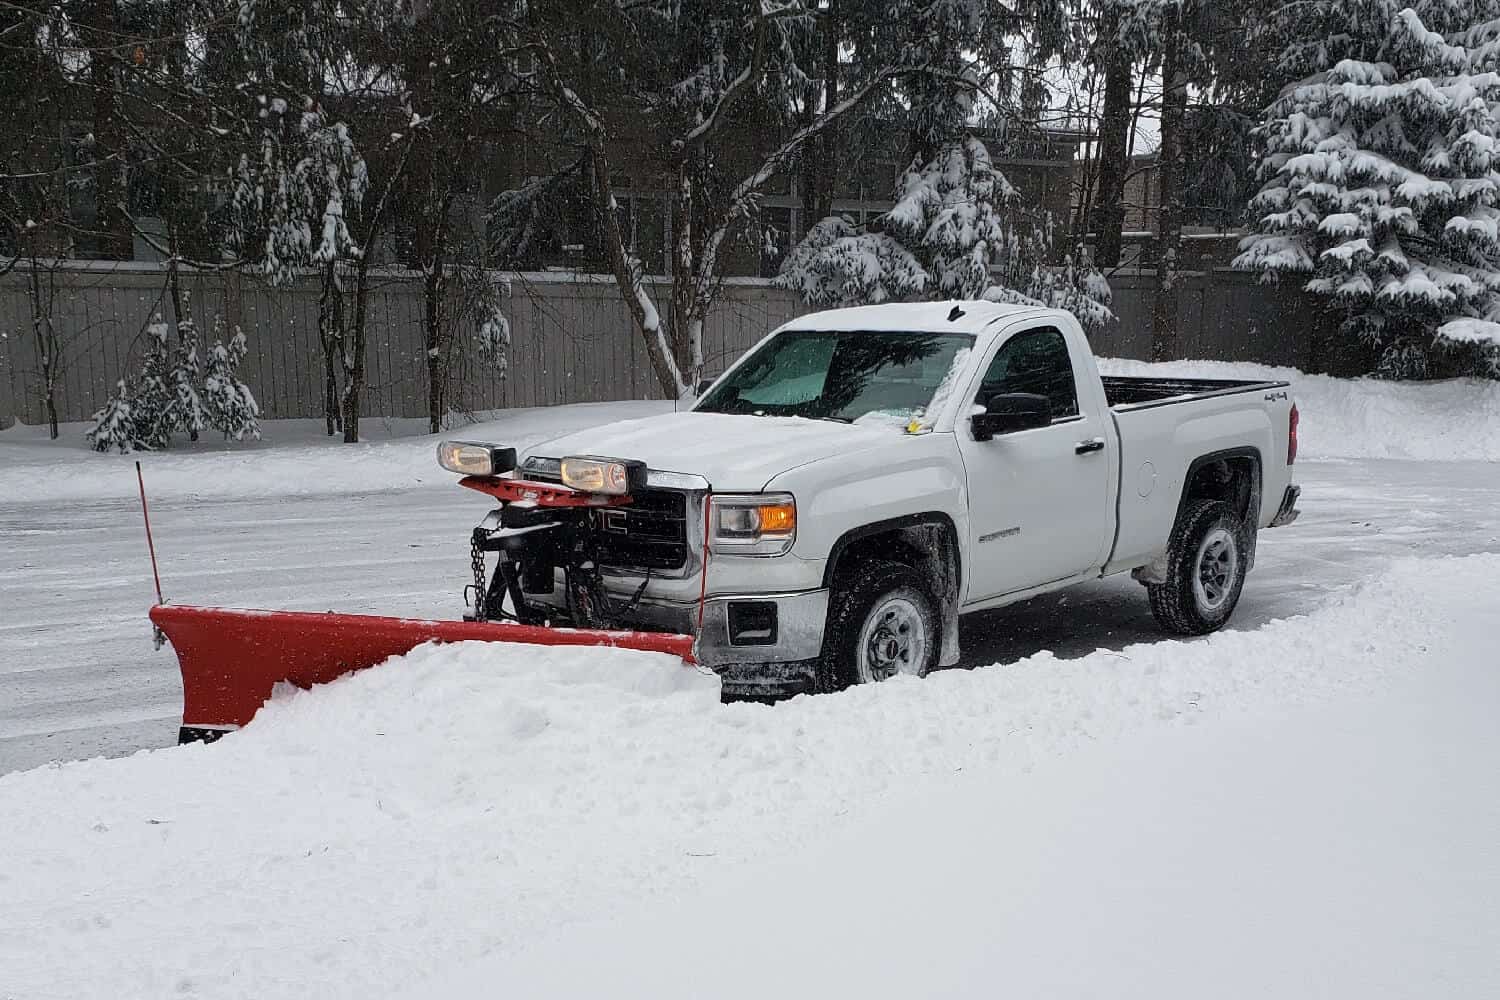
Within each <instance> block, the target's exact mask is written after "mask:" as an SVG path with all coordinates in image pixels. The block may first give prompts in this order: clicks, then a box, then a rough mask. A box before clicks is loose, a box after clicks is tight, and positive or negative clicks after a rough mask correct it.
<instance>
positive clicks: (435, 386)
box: [422, 257, 448, 434]
mask: <svg viewBox="0 0 1500 1000" xmlns="http://www.w3.org/2000/svg"><path fill="white" fill-rule="evenodd" d="M446 284H447V281H446V275H445V274H444V273H443V263H442V260H441V258H440V257H439V258H437V259H435V260H434V261H433V263H432V265H431V266H429V267H428V268H427V269H426V270H425V271H424V272H423V274H422V333H423V340H424V341H425V343H426V346H427V430H428V432H429V433H431V434H436V433H438V432H439V431H441V430H442V429H443V418H444V417H445V416H447V413H448V363H447V361H448V358H447V355H448V351H447V346H448V345H447V344H446V343H445V340H446V338H445V337H444V335H443V288H444V285H446Z"/></svg>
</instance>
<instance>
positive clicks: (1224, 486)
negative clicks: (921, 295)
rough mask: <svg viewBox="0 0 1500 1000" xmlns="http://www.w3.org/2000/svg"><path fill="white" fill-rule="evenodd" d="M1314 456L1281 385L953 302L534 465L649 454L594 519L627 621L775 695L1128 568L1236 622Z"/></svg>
mask: <svg viewBox="0 0 1500 1000" xmlns="http://www.w3.org/2000/svg"><path fill="white" fill-rule="evenodd" d="M1296 453H1297V409H1296V407H1295V406H1294V405H1293V403H1292V400H1291V398H1290V393H1289V391H1288V385H1287V383H1285V382H1237V381H1218V380H1214V381H1209V380H1179V379H1155V378H1118V377H1107V378H1101V377H1100V376H1099V372H1098V370H1097V368H1096V367H1095V365H1094V359H1093V356H1092V353H1091V352H1090V350H1089V346H1088V341H1087V340H1086V339H1085V336H1084V334H1083V331H1082V330H1081V329H1080V327H1079V325H1078V323H1077V321H1076V320H1075V319H1074V318H1073V317H1072V316H1071V315H1069V314H1068V313H1066V312H1061V311H1057V310H1048V309H1039V308H1030V307H1020V306H1010V305H997V304H992V303H984V302H945V303H924V304H903V305H895V304H892V305H881V306H869V307H860V308H853V309H838V310H833V311H829V312H820V313H814V314H811V315H808V316H803V317H801V318H799V319H796V320H793V321H792V322H790V323H787V324H786V325H784V326H782V327H780V328H779V329H777V330H776V331H774V332H773V333H771V334H770V335H768V336H767V337H766V338H765V339H763V340H762V341H760V343H758V344H756V345H755V347H753V348H752V349H751V350H750V351H748V352H747V353H746V354H745V355H744V357H742V358H741V359H740V360H739V361H738V362H736V363H735V364H734V365H733V366H732V367H731V368H729V369H728V370H727V371H726V372H725V373H724V374H723V375H722V376H720V377H719V378H718V379H717V380H716V381H715V382H714V383H713V384H712V386H711V387H710V388H708V389H707V391H706V392H704V393H703V394H702V395H700V397H699V399H698V402H697V403H696V405H694V406H693V408H692V409H691V410H688V411H685V412H678V413H672V414H665V415H662V416H657V417H651V418H647V419H643V420H632V421H627V422H621V423H616V424H613V425H608V426H604V427H598V428H594V429H591V430H587V431H583V432H580V433H576V434H572V435H569V436H567V437H563V438H560V439H557V440H553V441H549V442H547V443H545V444H543V445H540V446H537V447H535V448H533V449H532V451H531V453H530V454H528V455H526V456H525V457H524V459H523V460H522V461H521V463H520V471H519V474H520V475H521V476H523V477H524V478H526V479H528V480H532V481H543V482H546V481H554V482H555V481H559V480H561V479H562V478H563V470H562V468H561V467H562V465H563V460H564V459H565V458H567V457H569V456H609V457H611V458H614V459H619V460H627V461H629V462H630V464H631V467H632V468H633V469H636V470H639V471H640V472H641V474H642V479H641V480H640V482H639V483H638V484H637V488H635V489H632V491H631V492H632V495H633V501H632V502H631V503H630V504H629V505H628V506H620V507H612V508H609V509H605V510H599V511H596V512H593V513H591V514H590V517H592V518H593V520H592V521H591V522H590V523H591V524H592V528H591V529H590V530H591V531H593V532H594V534H595V536H596V537H595V541H596V542H597V550H596V551H597V553H598V555H597V561H598V563H599V569H600V575H601V578H602V581H603V588H604V592H605V594H607V597H605V599H604V604H605V606H607V607H608V608H609V609H610V614H609V616H608V619H609V624H613V625H617V626H620V627H629V628H636V629H648V630H660V631H672V632H684V633H691V634H695V635H696V636H697V647H696V648H697V657H698V660H699V661H700V662H701V663H704V664H707V665H708V666H710V667H712V668H713V669H714V670H716V671H717V672H719V673H720V675H721V676H722V678H723V681H724V686H725V690H726V692H727V693H730V694H741V695H758V696H776V695H780V694H787V693H793V692H797V691H804V690H833V689H838V688H842V687H845V686H847V685H850V684H855V683H867V682H871V681H879V680H883V679H885V678H888V677H891V676H893V675H895V674H898V673H905V674H915V675H923V674H926V673H927V672H928V671H930V670H932V669H934V668H936V667H939V666H947V665H952V664H955V663H956V662H957V661H958V659H959V644H958V618H959V615H961V614H964V613H966V612H970V611H978V610H981V609H985V608H995V607H999V606H1001V605H1005V604H1009V603H1012V602H1015V601H1020V600H1023V599H1025V598H1028V597H1032V596H1034V595H1036V594H1040V593H1044V592H1046V591H1050V590H1055V589H1058V588H1061V587H1066V586H1068V585H1070V584H1074V583H1079V582H1081V581H1085V580H1091V579H1094V578H1096V577H1099V576H1105V575H1109V574H1113V573H1123V572H1126V571H1130V572H1132V573H1133V574H1134V575H1135V578H1136V579H1137V580H1139V581H1140V582H1141V583H1142V584H1144V585H1145V587H1146V590H1147V592H1148V594H1149V596H1150V602H1151V609H1152V611H1153V612H1154V613H1155V615H1156V618H1157V620H1158V621H1159V622H1160V623H1161V625H1162V626H1163V628H1165V629H1167V630H1168V631H1170V632H1175V633H1179V634H1195V633H1205V632H1210V631H1213V630H1215V629H1217V628H1220V627H1221V626H1223V624H1224V623H1225V622H1226V621H1227V620H1228V618H1229V616H1230V614H1231V613H1232V612H1233V611H1234V607H1235V604H1236V602H1237V601H1238V599H1239V596H1240V590H1241V587H1242V586H1243V584H1244V579H1245V573H1246V571H1247V570H1249V569H1250V567H1251V566H1252V565H1253V563H1254V560H1255V542H1256V534H1257V531H1258V530H1259V529H1261V528H1267V527H1276V526H1278V525H1283V524H1287V523H1289V522H1291V521H1292V520H1293V519H1295V517H1296V516H1297V510H1296V501H1297V497H1298V492H1299V489H1298V487H1297V486H1295V485H1294V484H1293V482H1292V463H1293V461H1294V460H1295V458H1296ZM517 530H524V528H522V529H517ZM476 551H477V550H476ZM705 559H706V560H707V565H706V567H705ZM535 576H536V575H535V574H533V575H532V577H533V578H532V579H531V580H529V581H526V586H525V590H526V591H527V594H528V598H527V599H528V600H530V601H533V602H537V603H539V604H540V605H541V606H543V607H545V606H546V605H547V604H548V602H551V601H556V600H559V598H558V597H557V596H556V590H555V589H554V584H553V581H552V580H551V578H550V571H549V572H548V574H547V576H548V579H546V580H544V581H538V580H537V579H536V578H535ZM497 593H498V588H497ZM518 596H519V595H518ZM554 620H555V619H554ZM564 620H566V619H564Z"/></svg>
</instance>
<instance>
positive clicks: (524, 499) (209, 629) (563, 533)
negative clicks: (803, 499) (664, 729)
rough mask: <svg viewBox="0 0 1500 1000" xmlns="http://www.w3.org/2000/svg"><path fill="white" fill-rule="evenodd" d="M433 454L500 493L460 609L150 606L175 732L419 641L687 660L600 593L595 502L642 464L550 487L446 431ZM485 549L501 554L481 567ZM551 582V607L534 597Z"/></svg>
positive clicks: (484, 489)
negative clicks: (630, 626) (173, 659)
mask: <svg viewBox="0 0 1500 1000" xmlns="http://www.w3.org/2000/svg"><path fill="white" fill-rule="evenodd" d="M438 461H439V463H440V464H441V465H442V466H443V467H444V468H446V469H448V470H449V471H452V472H457V473H460V474H463V476H464V478H463V479H461V480H460V481H459V483H460V485H462V486H466V487H468V488H469V489H472V490H476V491H478V492H480V493H484V494H486V495H488V496H490V497H493V498H494V499H496V500H498V501H499V506H498V507H497V508H496V509H494V510H493V511H491V512H490V514H489V515H488V516H487V517H486V518H485V519H484V520H483V521H482V522H481V523H480V524H479V526H478V527H476V528H475V529H474V532H473V536H472V540H471V561H472V569H473V573H474V579H473V582H472V583H470V584H468V585H467V586H466V587H465V589H464V596H465V601H466V603H467V604H468V606H469V608H470V610H469V612H468V613H466V614H465V615H464V619H463V620H462V621H429V620H424V619H412V618H387V617H378V616H374V615H353V614H339V613H335V612H327V613H317V612H303V611H261V610H249V609H241V608H216V607H193V606H188V605H170V604H165V603H158V604H157V605H156V606H154V607H153V608H152V609H151V612H150V617H151V621H152V623H153V624H154V625H155V627H156V628H157V630H158V631H159V638H158V641H159V642H160V641H161V638H162V637H164V638H165V640H166V641H168V642H170V643H171V644H172V648H173V650H174V651H175V652H176V654H177V660H178V664H179V665H180V667H181V670H182V687H183V718H182V728H181V730H180V736H179V739H180V742H183V743H187V742H194V741H211V740H214V739H217V738H218V737H219V736H221V735H223V734H224V733H225V732H229V731H233V730H235V729H238V728H239V727H241V726H243V725H245V724H246V723H248V722H249V721H250V719H251V718H252V717H253V716H254V715H255V713H256V712H257V711H258V710H259V709H260V707H261V705H263V704H264V703H265V702H266V699H268V698H269V697H270V696H271V693H272V691H273V690H274V689H275V687H276V685H278V684H282V683H290V684H293V685H296V686H297V687H302V688H307V687H311V686H312V685H314V684H325V683H327V682H329V681H332V680H334V679H335V678H337V677H340V676H343V675H344V674H348V673H353V672H354V671H357V670H363V669H365V668H366V667H372V666H375V665H376V664H378V663H380V662H382V661H384V660H387V659H389V658H390V657H393V656H399V655H401V654H403V653H407V652H410V651H411V650H412V649H415V648H416V647H417V646H420V645H422V644H423V643H426V642H464V641H484V642H519V643H533V644H540V645H551V646H612V647H618V648H625V649H637V650H644V651H648V652H657V653H666V654H669V655H673V656H677V657H679V658H681V659H682V661H683V662H684V663H685V664H692V663H694V662H695V660H694V654H693V637H692V636H689V635H682V634H675V633H670V632H646V631H637V630H625V629H618V628H613V627H612V624H613V623H614V622H615V621H616V619H617V611H616V609H615V608H613V606H612V604H611V601H610V598H609V597H608V596H607V595H606V594H605V590H604V586H603V581H602V578H601V574H600V570H599V562H598V552H597V539H598V537H599V533H598V532H597V531H596V530H595V529H596V528H597V527H598V526H599V524H600V520H601V515H602V514H603V512H604V511H607V510H610V509H612V508H618V507H623V506H627V505H629V504H630V503H631V502H632V497H631V491H632V489H636V490H638V489H639V488H640V487H641V486H642V485H643V484H644V481H645V467H644V466H643V465H642V464H640V463H638V462H629V461H620V460H617V459H598V458H588V457H583V458H567V459H564V460H563V461H562V463H561V465H562V467H561V478H562V480H563V482H562V483H548V482H534V481H530V480H526V479H522V478H519V477H518V476H517V474H516V471H515V470H516V453H515V449H513V448H502V447H496V446H493V445H488V444H473V443H467V442H451V441H444V442H443V443H442V444H440V445H439V446H438ZM144 503H145V497H144V489H143V490H142V505H143V509H144ZM149 532H150V522H149V515H148V520H147V533H148V538H149ZM491 552H494V553H497V555H498V562H497V564H496V566H495V568H494V571H493V573H492V574H489V575H488V576H487V574H486V566H487V555H488V553H491ZM154 558H155V557H154V555H153V562H154ZM706 568H707V563H706V561H705V564H704V569H705V572H706ZM559 590H560V592H561V598H562V604H561V605H558V606H554V605H542V604H539V603H537V602H536V601H535V600H534V599H533V598H532V597H531V596H529V595H536V594H540V593H547V594H549V595H556V594H557V592H558V591H559ZM625 610H626V611H627V612H628V610H629V608H628V607H627V608H626V609H625Z"/></svg>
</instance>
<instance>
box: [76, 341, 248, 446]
mask: <svg viewBox="0 0 1500 1000" xmlns="http://www.w3.org/2000/svg"><path fill="white" fill-rule="evenodd" d="M168 330H169V327H168V326H167V324H166V323H163V322H161V320H160V318H158V319H157V321H156V322H154V323H151V324H150V325H148V326H147V327H146V347H145V350H144V352H143V353H142V355H141V369H140V371H139V372H138V373H137V375H136V376H135V378H134V379H132V380H131V381H130V382H129V383H127V382H126V381H125V380H124V379H121V380H120V381H119V382H117V383H116V387H115V391H114V393H112V394H111V395H110V397H109V398H108V399H107V400H105V403H104V405H103V406H102V407H100V409H99V410H98V411H97V412H96V413H95V414H94V417H93V425H92V426H91V427H90V428H89V430H88V431H87V432H85V434H84V437H85V438H86V439H87V440H88V442H89V445H90V446H91V447H92V448H94V450H96V451H101V452H102V451H110V450H118V451H120V452H127V451H156V450H159V449H162V448H166V447H167V446H168V445H170V444H171V443H172V435H173V434H179V433H184V432H187V433H192V434H196V433H197V432H200V431H203V430H206V429H207V428H209V427H213V428H215V429H217V430H219V431H222V432H223V434H224V437H225V438H226V439H232V440H235V441H242V440H244V439H245V438H247V437H249V438H259V437H260V420H259V416H260V407H259V405H258V404H257V403H256V402H255V395H254V394H253V393H252V392H251V391H250V387H249V386H247V385H245V384H244V383H243V382H241V381H240V380H239V376H238V375H237V374H236V370H237V369H238V367H239V364H240V362H241V361H243V360H244V358H245V353H246V344H245V335H244V334H243V333H241V332H240V330H239V329H238V328H235V331H234V335H233V336H231V337H229V338H228V339H227V341H226V339H225V336H224V335H225V328H224V323H223V320H216V321H215V323H214V334H215V341H214V346H213V347H212V348H211V349H210V350H209V351H208V352H207V367H206V369H205V368H204V367H203V366H202V365H200V362H199V359H198V343H199V340H198V327H197V325H196V324H195V323H194V322H193V321H192V320H191V319H188V320H184V321H183V322H181V323H179V324H178V327H177V344H176V346H175V347H173V346H171V345H170V344H169V343H168Z"/></svg>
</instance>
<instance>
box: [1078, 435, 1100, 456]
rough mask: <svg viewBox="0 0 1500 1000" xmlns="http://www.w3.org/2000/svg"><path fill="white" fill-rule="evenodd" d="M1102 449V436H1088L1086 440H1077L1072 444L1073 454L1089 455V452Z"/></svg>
mask: <svg viewBox="0 0 1500 1000" xmlns="http://www.w3.org/2000/svg"><path fill="white" fill-rule="evenodd" d="M1103 450H1104V439H1103V438H1089V439H1088V440H1087V441H1080V442H1078V443H1077V444H1075V445H1074V446H1073V454H1075V455H1089V454H1092V453H1094V452H1096V451H1103Z"/></svg>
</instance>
